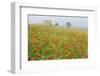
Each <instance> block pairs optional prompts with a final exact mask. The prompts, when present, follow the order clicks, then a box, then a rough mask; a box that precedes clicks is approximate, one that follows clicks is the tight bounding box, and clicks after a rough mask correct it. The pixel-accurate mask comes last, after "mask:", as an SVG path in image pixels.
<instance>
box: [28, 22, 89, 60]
mask: <svg viewBox="0 0 100 76" xmlns="http://www.w3.org/2000/svg"><path fill="white" fill-rule="evenodd" d="M84 58H88V32H87V31H84V30H81V29H76V28H75V29H74V28H67V27H60V26H59V27H58V26H39V25H35V24H29V25H28V60H29V61H34V60H59V59H84Z"/></svg>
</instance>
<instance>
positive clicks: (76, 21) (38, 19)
mask: <svg viewBox="0 0 100 76" xmlns="http://www.w3.org/2000/svg"><path fill="white" fill-rule="evenodd" d="M44 20H51V21H52V24H55V23H58V24H59V25H61V26H65V24H66V22H70V23H71V24H72V25H71V26H72V27H81V28H88V18H87V17H68V16H66V17H61V16H35V15H30V16H29V24H34V23H42V22H43V21H44Z"/></svg>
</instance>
